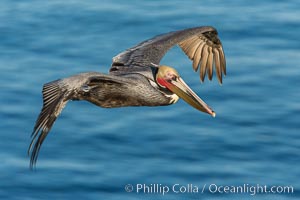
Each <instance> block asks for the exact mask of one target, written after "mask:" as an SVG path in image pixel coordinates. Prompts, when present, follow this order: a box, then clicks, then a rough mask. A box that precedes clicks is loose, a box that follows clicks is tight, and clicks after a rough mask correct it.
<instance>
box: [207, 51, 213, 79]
mask: <svg viewBox="0 0 300 200" xmlns="http://www.w3.org/2000/svg"><path fill="white" fill-rule="evenodd" d="M208 51H209V53H208V58H207V71H208V79H209V80H211V79H212V77H213V52H212V48H211V47H208Z"/></svg>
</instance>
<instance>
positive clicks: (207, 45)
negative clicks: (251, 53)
mask: <svg viewBox="0 0 300 200" xmlns="http://www.w3.org/2000/svg"><path fill="white" fill-rule="evenodd" d="M175 45H178V46H179V47H181V49H182V50H183V51H184V53H185V54H186V55H187V56H188V57H189V58H190V59H191V60H192V61H193V69H194V70H195V71H197V70H198V69H199V71H200V80H201V81H204V78H205V75H206V74H208V78H209V79H210V80H211V79H212V76H213V66H215V71H216V74H217V77H218V80H219V82H220V83H222V74H224V75H225V74H226V63H225V56H224V51H223V48H222V44H221V42H220V40H219V38H218V33H217V31H216V29H214V28H213V27H208V26H205V27H196V28H189V29H185V30H180V31H174V32H170V33H166V34H162V35H158V36H156V37H154V38H151V39H149V40H146V41H144V42H142V43H140V44H138V45H136V46H134V47H132V48H130V49H127V50H126V51H124V52H122V53H120V54H118V55H117V56H115V57H114V58H113V62H112V66H111V68H110V71H109V74H102V73H98V72H87V73H81V74H77V75H74V76H71V77H68V78H63V79H59V80H56V81H53V82H50V83H46V84H45V85H44V86H43V107H42V110H41V113H40V114H39V116H38V119H37V121H36V124H35V126H34V129H33V132H32V135H31V137H32V141H31V143H30V146H29V148H28V154H31V159H30V166H31V167H33V166H34V165H35V163H36V161H37V158H38V153H39V150H40V148H41V145H42V143H43V141H44V139H45V138H46V136H47V134H48V133H49V131H50V129H51V127H52V125H53V123H54V122H55V120H56V118H57V117H58V116H59V114H60V113H61V111H62V110H63V108H64V107H65V105H66V104H67V103H68V101H69V100H86V101H89V102H91V103H93V104H95V105H97V106H100V107H104V108H114V107H122V106H164V105H170V104H174V103H176V102H177V101H178V99H179V98H182V99H183V100H184V101H186V102H187V103H189V104H190V105H191V106H193V107H194V108H196V109H198V110H200V111H202V112H206V113H208V114H210V115H212V116H213V117H214V116H215V112H214V111H213V110H212V109H211V108H210V107H209V106H208V105H207V104H206V103H205V102H204V101H203V100H201V99H200V97H198V96H197V95H196V94H195V93H194V92H193V91H192V90H191V89H190V88H189V86H188V85H187V84H186V83H185V82H184V81H183V79H182V78H181V77H180V75H179V73H178V72H177V71H176V70H175V69H174V68H171V67H168V66H163V65H160V60H161V59H162V57H163V56H164V55H165V54H166V52H167V51H168V50H169V49H170V48H171V47H173V46H175Z"/></svg>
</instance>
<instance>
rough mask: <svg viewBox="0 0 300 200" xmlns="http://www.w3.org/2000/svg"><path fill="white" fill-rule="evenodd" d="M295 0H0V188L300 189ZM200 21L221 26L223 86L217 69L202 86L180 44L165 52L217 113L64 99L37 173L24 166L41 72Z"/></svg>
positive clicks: (14, 192)
mask: <svg viewBox="0 0 300 200" xmlns="http://www.w3.org/2000/svg"><path fill="white" fill-rule="evenodd" d="M299 10H300V3H299V1H298V0H286V1H271V0H266V1H260V0H253V1H234V0H228V1H222V0H213V1H178V0H173V1H158V0H155V1H146V0H140V1H135V0H128V1H121V0H104V1H96V0H90V1H81V0H71V1H58V0H52V1H37V0H28V1H11V0H2V1H1V2H0V52H1V53H0V72H1V73H0V93H1V96H0V117H1V122H0V129H1V140H0V158H1V161H2V162H1V164H0V170H1V173H0V198H1V199H22V200H30V199H49V200H50V199H51V200H52V199H163V200H167V199H299V198H300V193H299V190H300V181H299V180H300V171H299V166H300V133H299V130H300V123H299V120H300V104H299V99H300V89H299V87H300V65H299V63H300V59H299V58H300V42H299V32H300V15H299ZM202 25H211V26H214V27H216V28H217V29H218V32H219V36H220V38H221V40H222V42H223V46H224V50H225V54H226V58H227V76H226V77H225V79H224V84H223V85H222V86H220V85H219V84H218V82H217V80H216V78H214V80H213V81H212V82H209V81H207V80H206V81H205V82H204V83H202V84H201V83H200V82H199V75H198V73H194V72H193V70H192V67H191V61H190V60H189V59H188V58H187V57H186V56H185V54H184V53H182V51H181V50H180V49H179V48H178V47H176V48H174V49H172V50H171V51H170V52H169V53H168V54H167V55H166V56H165V57H164V59H163V60H162V62H161V63H162V64H167V65H170V66H173V67H175V68H176V69H177V70H178V71H179V73H180V74H181V75H182V77H183V79H184V80H185V81H186V82H187V83H188V84H189V85H190V86H191V88H193V89H194V90H195V92H196V93H197V94H199V95H200V96H201V97H202V98H203V99H204V100H205V101H206V102H207V103H208V104H209V105H210V106H211V107H212V108H213V109H214V110H215V111H216V113H217V117H216V118H212V117H210V116H209V115H207V114H204V113H201V112H199V111H197V110H195V109H193V108H191V107H190V106H189V105H188V104H186V103H185V102H184V101H179V102H178V103H176V104H175V105H172V106H165V107H140V108H137V107H129V108H117V109H103V108H99V107H96V106H94V105H92V104H90V103H88V102H70V103H69V104H68V105H67V106H66V108H65V109H64V110H63V112H62V114H61V116H60V117H59V119H58V120H57V121H56V123H55V124H54V126H53V129H52V130H51V132H50V134H49V135H48V137H47V139H46V140H45V142H44V144H43V147H42V149H41V152H40V156H39V160H38V163H37V168H36V170H34V171H31V170H30V169H29V158H28V156H27V148H28V145H29V143H30V134H31V132H32V129H33V126H34V123H35V120H36V118H37V116H38V114H39V112H40V109H41V106H42V95H41V90H42V85H43V84H44V83H46V82H50V81H52V80H55V79H58V78H63V77H67V76H70V75H73V74H76V73H80V72H85V71H99V72H103V73H107V72H108V70H109V67H110V64H111V59H112V57H113V56H115V55H117V54H118V53H120V52H122V51H123V50H125V49H127V48H129V47H132V46H133V45H135V44H137V43H139V42H141V41H143V40H145V39H148V38H150V37H153V36H155V35H157V34H162V33H165V32H169V31H175V30H179V29H183V28H189V27H194V26H202ZM127 184H131V185H132V187H133V188H132V189H133V191H132V192H126V191H125V189H124V187H125V186H126V185H127ZM137 184H146V185H147V186H149V187H151V184H152V186H154V185H155V184H158V186H161V187H162V186H167V187H169V188H171V187H172V186H173V185H174V184H179V185H180V186H184V187H186V188H187V187H188V184H189V185H191V184H192V185H193V186H195V187H199V191H198V192H188V191H186V192H179V193H175V192H172V191H170V192H168V193H167V194H165V195H162V193H161V192H156V193H155V192H153V191H152V193H151V192H150V191H143V190H139V192H138V193H137V190H136V189H137V188H136V186H137ZM159 184H160V185H159ZM214 184H215V185H218V186H240V185H242V186H243V185H245V186H247V187H248V186H249V187H250V186H257V185H258V184H259V185H267V186H268V187H271V186H282V187H284V186H292V187H293V192H289V193H288V192H277V193H267V192H261V193H259V194H254V193H251V192H249V191H248V192H245V193H242V194H241V193H239V194H236V193H234V192H228V193H221V192H218V191H217V192H213V191H210V190H209V186H211V187H212V186H214ZM247 184H248V185H247ZM195 187H194V188H195ZM129 188H130V186H129ZM203 189H204V190H203ZM211 189H212V188H211ZM202 190H203V191H202Z"/></svg>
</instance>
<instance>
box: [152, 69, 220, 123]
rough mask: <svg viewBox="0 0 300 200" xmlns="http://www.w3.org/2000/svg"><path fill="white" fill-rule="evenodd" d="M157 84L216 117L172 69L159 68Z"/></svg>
mask: <svg viewBox="0 0 300 200" xmlns="http://www.w3.org/2000/svg"><path fill="white" fill-rule="evenodd" d="M156 82H157V84H158V85H159V86H160V87H162V88H166V89H168V90H170V91H171V92H173V93H174V94H176V95H177V96H179V97H180V98H182V99H183V100H184V101H185V102H187V103H188V104H190V105H191V106H193V107H194V108H196V109H197V110H200V111H202V112H206V113H208V114H210V115H211V116H213V117H215V116H216V113H215V112H214V111H213V110H212V109H211V108H210V107H209V106H208V105H207V104H206V103H205V102H204V101H203V100H202V99H201V98H200V97H199V96H198V95H197V94H196V93H195V92H193V90H192V89H191V88H190V87H189V86H188V85H187V84H186V83H185V82H184V81H183V80H182V78H181V77H180V75H179V73H178V72H177V71H176V70H175V69H174V68H172V67H168V66H159V68H158V72H157V74H156Z"/></svg>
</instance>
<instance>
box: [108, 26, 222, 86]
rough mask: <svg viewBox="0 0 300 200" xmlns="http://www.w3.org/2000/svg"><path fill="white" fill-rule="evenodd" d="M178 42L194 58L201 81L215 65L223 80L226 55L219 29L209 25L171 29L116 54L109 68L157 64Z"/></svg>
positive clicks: (209, 73)
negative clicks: (178, 29)
mask: <svg viewBox="0 0 300 200" xmlns="http://www.w3.org/2000/svg"><path fill="white" fill-rule="evenodd" d="M175 45H179V46H180V47H181V49H182V50H183V51H184V53H185V54H186V55H187V56H188V57H189V58H190V59H191V60H192V61H193V68H194V70H195V71H197V70H198V69H199V68H200V70H199V71H200V80H201V81H204V78H205V75H206V74H208V78H209V79H210V80H211V79H212V76H213V67H214V66H215V71H216V74H217V76H218V79H219V82H220V83H222V74H224V75H226V61H225V55H224V51H223V47H222V43H221V41H220V39H219V37H218V33H217V30H216V29H214V28H213V27H209V26H203V27H196V28H190V29H184V30H181V31H175V32H170V33H167V34H162V35H158V36H156V37H154V38H152V39H149V40H146V41H144V42H142V43H140V44H138V45H136V46H135V47H132V48H130V49H127V50H126V51H124V52H122V53H120V54H118V55H117V56H115V57H114V58H113V63H112V67H111V69H110V71H111V72H112V71H114V72H115V71H118V70H120V71H123V70H124V68H123V67H127V68H128V71H131V70H132V69H129V68H130V67H131V66H134V67H149V66H151V65H152V64H156V65H158V64H159V62H160V60H161V59H162V58H163V56H164V55H165V54H166V52H167V51H168V50H169V49H170V48H172V47H173V46H175Z"/></svg>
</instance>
